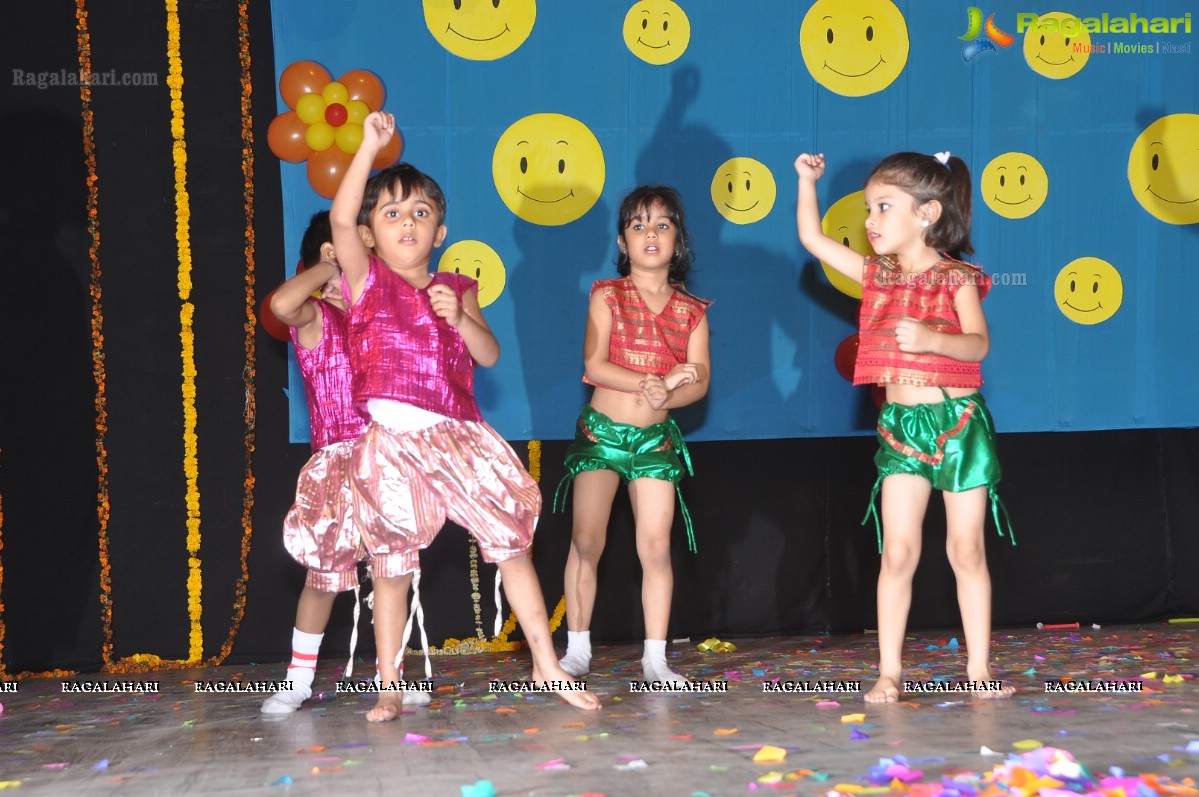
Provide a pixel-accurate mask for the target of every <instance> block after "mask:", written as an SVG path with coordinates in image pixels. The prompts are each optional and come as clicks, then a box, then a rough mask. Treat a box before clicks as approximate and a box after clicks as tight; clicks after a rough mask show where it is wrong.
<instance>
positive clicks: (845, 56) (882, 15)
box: [799, 0, 909, 97]
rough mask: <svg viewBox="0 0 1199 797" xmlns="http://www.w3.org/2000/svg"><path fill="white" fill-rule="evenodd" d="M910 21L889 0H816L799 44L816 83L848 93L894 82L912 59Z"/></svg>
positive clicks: (865, 91) (875, 89) (861, 93)
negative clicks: (909, 52)
mask: <svg viewBox="0 0 1199 797" xmlns="http://www.w3.org/2000/svg"><path fill="white" fill-rule="evenodd" d="M908 47H909V43H908V25H907V22H906V21H905V20H904V18H903V13H902V12H901V11H900V10H899V8H898V7H897V6H896V5H895V4H894V3H892V2H891V0H816V2H815V3H813V4H812V7H811V8H809V9H808V13H807V14H805V15H804V18H803V22H802V23H801V24H800V26H799V49H800V51H801V52H802V53H803V60H804V64H805V65H806V66H807V67H808V71H809V72H811V73H812V77H813V78H814V79H815V80H816V82H817V83H819V84H820V85H822V86H824V87H825V88H826V89H828V90H829V91H832V92H834V93H836V94H842V95H844V96H846V97H864V96H866V95H867V94H875V93H877V92H879V91H882V90H883V89H885V88H886V87H887V86H889V85H891V83H892V81H894V80H895V78H897V77H899V73H900V72H902V71H903V68H904V66H905V65H906V64H907V62H908Z"/></svg>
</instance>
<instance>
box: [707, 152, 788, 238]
mask: <svg viewBox="0 0 1199 797" xmlns="http://www.w3.org/2000/svg"><path fill="white" fill-rule="evenodd" d="M776 194H777V187H776V186H775V183H774V175H773V174H771V172H770V169H769V168H768V167H767V166H766V164H764V163H761V162H759V161H756V160H754V159H753V158H729V159H728V160H727V161H725V162H724V163H722V164H720V168H719V169H717V170H716V174H715V175H713V177H712V204H713V205H715V206H716V212H717V213H719V214H720V215H721V216H724V217H725V218H726V219H728V220H729V221H731V222H733V223H734V224H753V223H754V222H756V221H761V220H762V219H764V218H766V214H768V213H770V210H771V208H773V207H774V199H775V196H776Z"/></svg>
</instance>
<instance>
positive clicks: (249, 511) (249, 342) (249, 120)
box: [208, 0, 258, 666]
mask: <svg viewBox="0 0 1199 797" xmlns="http://www.w3.org/2000/svg"><path fill="white" fill-rule="evenodd" d="M237 41H238V63H239V64H240V65H241V173H242V203H243V206H244V208H245V219H246V227H245V234H244V235H245V238H244V240H245V258H246V283H245V302H246V321H245V324H244V325H243V328H242V329H243V333H244V335H245V344H246V361H245V365H244V367H243V368H242V384H243V386H244V388H245V392H246V403H245V406H244V408H243V409H242V424H243V429H244V436H245V448H244V460H243V474H244V478H243V481H242V505H241V527H242V536H241V574H240V575H239V576H238V578H237V586H236V587H235V588H234V593H233V617H232V619H231V620H230V622H229V633H228V634H227V635H226V637H225V641H224V643H223V644H222V645H221V649H220V652H219V653H218V654H217V655H216V656H213V657H212V659H210V660H209V662H208V664H209V665H210V666H216V665H218V664H221V663H222V662H223V661H225V659H226V658H228V657H229V654H230V653H231V652H232V651H233V643H234V641H235V640H236V639H237V633H238V631H239V630H240V629H241V621H242V618H244V617H245V615H246V592H247V589H248V588H249V584H250V568H249V561H250V543H251V541H252V540H253V536H254V483H255V479H254V445H255V424H256V418H257V405H256V392H255V385H256V382H255V380H256V378H257V359H256V358H257V350H256V348H255V343H254V335H255V333H256V331H257V320H258V319H257V318H256V317H255V314H254V306H255V301H254V282H255V279H254V277H255V261H254V116H253V113H252V110H253V106H252V102H251V98H252V94H253V89H254V84H253V80H252V76H251V73H250V15H249V4H248V2H247V0H241V2H239V3H238V4H237Z"/></svg>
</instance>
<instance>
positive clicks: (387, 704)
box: [366, 692, 403, 722]
mask: <svg viewBox="0 0 1199 797" xmlns="http://www.w3.org/2000/svg"><path fill="white" fill-rule="evenodd" d="M402 700H403V698H402V697H401V696H400V695H399V694H397V693H395V692H387V693H381V694H380V695H379V702H378V703H376V704H375V707H374V708H372V709H371V710H370V711H368V712H366V721H367V722H391V721H392V720H394V719H395V718H396V717H398V716H400V702H401V701H402Z"/></svg>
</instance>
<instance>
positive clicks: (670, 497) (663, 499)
mask: <svg viewBox="0 0 1199 797" xmlns="http://www.w3.org/2000/svg"><path fill="white" fill-rule="evenodd" d="M629 499H630V500H631V501H632V504H633V519H634V521H635V523H636V527H637V556H638V558H639V559H640V560H641V606H642V610H643V611H644V612H645V651H644V654H643V656H642V659H641V667H642V669H643V670H644V671H645V679H646V680H647V681H665V682H673V683H685V682H686V680H687V679H686V678H684V677H683V676H681V675H679V674H678V673H675V672H672V671H671V670H670V668H669V667H667V666H666V632H667V629H668V627H669V625H670V605H671V600H672V598H673V597H674V569H673V568H672V566H671V562H670V530H671V526H672V524H673V522H674V501H675V486H674V483H673V482H669V481H666V480H664V479H651V478H641V479H634V480H633V481H631V482H629Z"/></svg>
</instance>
